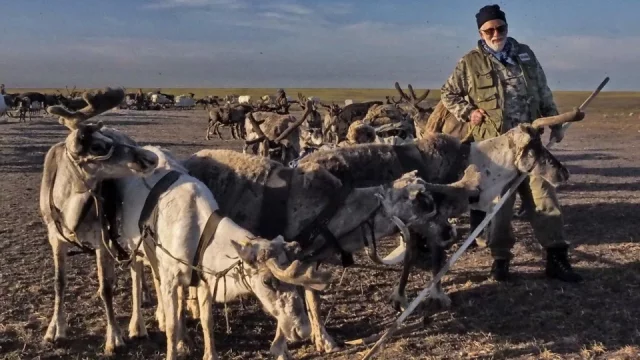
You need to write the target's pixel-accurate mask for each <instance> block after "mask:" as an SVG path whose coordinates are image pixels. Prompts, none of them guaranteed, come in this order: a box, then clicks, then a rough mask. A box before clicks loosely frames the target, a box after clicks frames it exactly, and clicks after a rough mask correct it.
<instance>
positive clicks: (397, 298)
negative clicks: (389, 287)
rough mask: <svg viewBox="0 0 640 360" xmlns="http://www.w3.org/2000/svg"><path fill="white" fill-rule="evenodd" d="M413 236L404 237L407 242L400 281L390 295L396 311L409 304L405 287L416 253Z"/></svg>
mask: <svg viewBox="0 0 640 360" xmlns="http://www.w3.org/2000/svg"><path fill="white" fill-rule="evenodd" d="M414 238H415V236H411V238H410V239H405V241H406V242H407V244H406V246H407V252H406V253H405V255H404V263H403V265H402V274H401V275H400V281H399V282H398V285H397V286H396V288H395V289H394V290H393V294H392V295H391V299H390V302H391V306H392V307H393V309H394V310H396V311H402V310H403V309H406V308H407V306H408V305H409V302H408V301H407V296H406V294H405V289H406V287H407V282H408V281H409V273H410V272H411V267H412V266H413V261H414V259H415V253H416V250H417V249H416V246H417V245H416V242H415V240H414Z"/></svg>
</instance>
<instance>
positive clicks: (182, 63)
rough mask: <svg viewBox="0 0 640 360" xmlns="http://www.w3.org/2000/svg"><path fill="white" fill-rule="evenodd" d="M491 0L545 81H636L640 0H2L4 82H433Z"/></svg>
mask: <svg viewBox="0 0 640 360" xmlns="http://www.w3.org/2000/svg"><path fill="white" fill-rule="evenodd" d="M491 3H497V4H499V5H500V6H501V7H502V9H503V10H504V11H505V12H506V14H507V21H508V22H509V31H510V33H509V35H510V36H512V37H514V38H516V40H518V41H520V42H524V43H526V44H528V45H530V46H531V47H532V49H533V50H534V52H535V53H536V54H537V56H538V57H539V59H540V61H541V63H542V66H543V67H544V68H545V71H546V73H547V77H548V80H549V85H550V86H551V88H552V89H554V90H575V89H593V88H595V86H597V84H598V83H599V82H600V81H601V80H602V79H603V78H604V76H610V77H611V81H610V82H609V84H608V85H607V90H638V89H639V88H640V21H638V20H637V17H638V14H640V1H637V0H626V1H625V0H617V1H596V0H574V1H569V0H556V1H551V0H537V1H535V2H534V1H531V2H525V1H515V0H511V1H508V2H507V1H496V2H485V1H476V0H466V1H464V0H449V1H446V2H445V1H442V0H438V1H435V0H434V1H427V0H422V1H418V0H399V1H394V2H392V1H378V0H369V1H364V0H353V1H347V0H315V1H302V0H272V1H269V0H261V1H257V0H73V1H72V0H20V1H6V2H3V4H2V5H1V6H0V8H1V11H0V29H1V31H2V34H4V36H2V37H0V49H2V51H1V53H0V82H3V83H5V84H6V86H7V88H11V87H61V86H62V87H64V86H65V85H70V86H72V85H77V86H78V87H102V86H125V87H138V86H142V87H285V88H286V87H378V88H390V87H392V86H393V83H394V82H395V81H399V82H400V83H401V84H403V85H405V84H406V83H411V84H412V85H413V86H414V87H421V88H423V87H428V88H440V86H441V85H442V83H443V82H444V80H445V79H446V77H447V76H448V75H449V73H450V72H451V70H452V69H453V67H454V66H455V63H456V61H457V60H458V59H459V58H460V57H461V56H462V55H464V53H465V52H467V51H468V50H470V49H471V48H472V47H473V46H475V44H476V41H477V39H478V33H477V26H476V23H475V13H476V12H477V11H478V9H479V8H480V7H482V6H483V5H486V4H491Z"/></svg>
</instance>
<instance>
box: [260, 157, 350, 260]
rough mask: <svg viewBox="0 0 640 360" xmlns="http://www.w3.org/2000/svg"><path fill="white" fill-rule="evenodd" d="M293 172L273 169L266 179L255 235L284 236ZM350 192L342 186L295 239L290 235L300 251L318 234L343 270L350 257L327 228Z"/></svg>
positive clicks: (288, 169) (284, 168) (311, 242)
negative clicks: (334, 251)
mask: <svg viewBox="0 0 640 360" xmlns="http://www.w3.org/2000/svg"><path fill="white" fill-rule="evenodd" d="M295 171H296V170H295V169H294V168H289V167H276V168H275V169H273V170H272V171H271V172H270V173H269V175H268V176H267V179H266V182H265V187H264V193H263V196H264V199H263V201H262V205H261V211H260V220H259V223H258V233H259V234H260V235H261V236H264V237H268V238H274V237H276V236H278V235H280V234H284V232H285V230H286V228H287V225H288V223H287V220H288V216H287V213H288V211H287V206H288V199H289V193H290V190H291V179H292V177H293V173H294V172H295ZM350 192H351V189H350V188H348V187H343V188H342V190H341V191H340V193H338V194H335V196H334V197H333V198H332V199H331V202H330V203H329V204H328V205H327V206H326V207H325V208H324V209H322V211H321V212H320V214H319V215H318V216H317V217H316V218H315V219H313V221H312V222H311V223H309V225H307V226H306V227H304V228H303V229H302V230H301V231H300V233H298V234H297V235H296V236H293V239H295V241H297V242H298V243H299V244H300V246H301V247H302V248H303V249H304V248H307V247H310V246H311V245H312V244H313V241H314V240H315V238H316V237H317V236H318V235H322V236H323V237H324V238H325V239H326V241H327V246H332V247H334V248H336V249H337V250H338V251H339V252H340V256H341V259H342V265H343V266H345V267H347V266H350V265H353V264H354V261H353V255H352V254H350V253H348V252H346V251H345V250H344V249H342V247H340V243H339V242H338V239H337V238H336V237H335V236H334V235H333V233H331V231H329V229H328V228H327V225H328V224H329V221H330V220H331V219H332V218H333V215H334V214H335V213H336V212H337V211H338V209H340V207H341V206H342V205H343V204H344V200H345V199H346V198H347V196H348V194H349V193H350Z"/></svg>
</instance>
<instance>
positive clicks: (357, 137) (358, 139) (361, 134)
mask: <svg viewBox="0 0 640 360" xmlns="http://www.w3.org/2000/svg"><path fill="white" fill-rule="evenodd" d="M347 141H348V142H349V143H351V144H367V143H373V142H375V141H376V129H375V128H374V127H373V126H371V125H369V124H365V123H364V121H362V120H356V121H354V122H352V123H351V125H349V130H348V131H347Z"/></svg>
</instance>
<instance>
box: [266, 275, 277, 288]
mask: <svg viewBox="0 0 640 360" xmlns="http://www.w3.org/2000/svg"><path fill="white" fill-rule="evenodd" d="M262 283H263V284H264V286H266V287H268V288H271V289H275V288H276V287H277V286H278V284H279V283H278V279H276V278H275V277H271V276H265V277H263V278H262Z"/></svg>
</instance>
